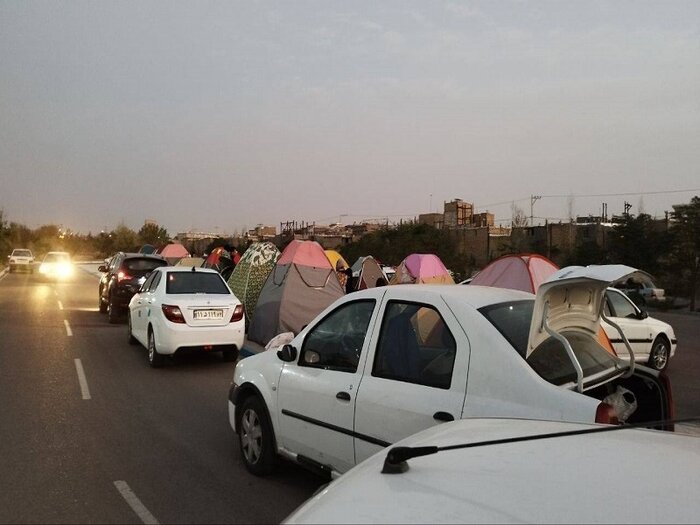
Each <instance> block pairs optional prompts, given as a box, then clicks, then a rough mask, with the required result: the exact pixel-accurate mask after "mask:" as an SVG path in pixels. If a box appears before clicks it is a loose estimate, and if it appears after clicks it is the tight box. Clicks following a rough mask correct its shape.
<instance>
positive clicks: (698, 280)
mask: <svg viewBox="0 0 700 525" xmlns="http://www.w3.org/2000/svg"><path fill="white" fill-rule="evenodd" d="M671 216H672V218H673V221H674V225H673V230H672V232H673V250H672V252H671V257H670V270H671V271H672V272H673V274H674V275H675V277H676V279H678V281H679V284H680V288H681V289H685V290H687V291H688V293H689V294H690V309H691V310H695V304H696V303H695V298H696V296H697V294H698V286H699V285H700V197H698V196H695V197H693V198H692V199H691V201H690V203H689V204H677V205H675V206H673V213H672V214H671Z"/></svg>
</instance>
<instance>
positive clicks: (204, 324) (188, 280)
mask: <svg viewBox="0 0 700 525" xmlns="http://www.w3.org/2000/svg"><path fill="white" fill-rule="evenodd" d="M244 329H245V313H244V311H243V305H242V304H241V302H240V301H239V300H238V298H236V296H235V295H234V294H233V292H232V291H231V289H230V288H229V287H228V285H227V284H226V281H224V280H223V279H222V278H221V275H220V274H219V273H218V272H217V271H216V270H211V269H206V268H194V267H192V268H188V267H185V266H177V267H175V266H163V267H160V268H156V269H155V270H153V272H152V273H151V274H150V275H149V276H148V278H145V281H144V283H143V284H142V285H141V288H140V289H139V291H138V292H137V293H136V294H135V295H134V296H133V297H132V298H131V301H130V302H129V311H128V330H129V342H130V343H132V344H136V343H141V344H142V345H144V346H145V347H146V348H147V349H148V362H149V364H150V365H151V366H153V367H158V366H161V365H162V364H163V361H164V358H165V356H166V355H172V354H174V353H175V352H178V351H204V352H217V351H220V352H222V353H223V356H224V359H225V360H227V361H235V360H236V359H237V358H238V352H239V350H240V348H241V347H242V346H243V338H244Z"/></svg>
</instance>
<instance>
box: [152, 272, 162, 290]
mask: <svg viewBox="0 0 700 525" xmlns="http://www.w3.org/2000/svg"><path fill="white" fill-rule="evenodd" d="M151 277H153V280H152V281H151V284H150V285H149V287H148V291H149V292H155V291H156V288H158V283H160V279H161V277H163V272H153V273H152V274H151Z"/></svg>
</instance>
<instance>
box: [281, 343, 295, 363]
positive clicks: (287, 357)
mask: <svg viewBox="0 0 700 525" xmlns="http://www.w3.org/2000/svg"><path fill="white" fill-rule="evenodd" d="M277 357H279V358H280V359H281V360H282V361H284V362H285V363H291V362H292V361H294V360H295V359H296V358H297V349H296V348H294V347H293V346H292V345H284V346H283V347H282V350H278V351H277Z"/></svg>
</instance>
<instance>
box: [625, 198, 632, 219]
mask: <svg viewBox="0 0 700 525" xmlns="http://www.w3.org/2000/svg"><path fill="white" fill-rule="evenodd" d="M631 207H632V205H631V204H630V203H629V202H627V201H625V216H626V217H629V215H630V208H631Z"/></svg>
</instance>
